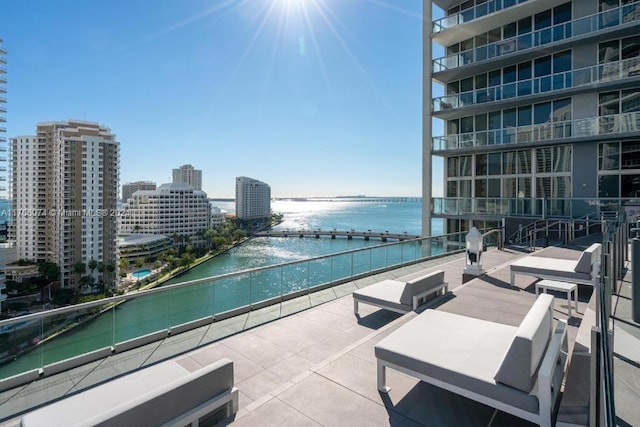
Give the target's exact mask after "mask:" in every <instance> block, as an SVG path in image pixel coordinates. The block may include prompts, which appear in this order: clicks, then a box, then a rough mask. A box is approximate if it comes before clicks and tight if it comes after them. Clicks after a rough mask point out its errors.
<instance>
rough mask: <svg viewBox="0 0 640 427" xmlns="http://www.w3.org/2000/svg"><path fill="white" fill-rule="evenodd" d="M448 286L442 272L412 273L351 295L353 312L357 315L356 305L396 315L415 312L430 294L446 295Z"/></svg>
mask: <svg viewBox="0 0 640 427" xmlns="http://www.w3.org/2000/svg"><path fill="white" fill-rule="evenodd" d="M448 289H449V284H448V283H447V282H445V281H444V271H442V270H437V271H434V272H431V273H424V272H418V273H412V274H408V275H406V276H402V277H399V278H397V279H394V280H383V281H382V282H378V283H376V284H373V285H371V286H367V287H366V288H362V289H359V290H357V291H355V292H354V293H353V312H354V314H355V315H358V304H359V303H365V304H370V305H375V306H376V307H380V308H384V309H386V310H391V311H395V312H396V313H402V314H404V313H408V312H410V311H411V310H416V309H417V308H418V306H419V305H420V301H421V300H423V299H425V298H426V297H427V296H429V295H431V294H434V295H436V294H438V293H442V294H443V295H444V294H446V293H447V291H448Z"/></svg>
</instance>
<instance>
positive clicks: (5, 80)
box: [0, 75, 7, 84]
mask: <svg viewBox="0 0 640 427" xmlns="http://www.w3.org/2000/svg"><path fill="white" fill-rule="evenodd" d="M6 83H7V79H6V78H4V77H3V76H2V75H0V84H6Z"/></svg>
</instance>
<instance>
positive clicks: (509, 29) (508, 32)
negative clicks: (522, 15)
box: [502, 22, 517, 39]
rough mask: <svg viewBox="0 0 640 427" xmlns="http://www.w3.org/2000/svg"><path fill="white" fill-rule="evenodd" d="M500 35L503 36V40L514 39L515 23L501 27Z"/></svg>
mask: <svg viewBox="0 0 640 427" xmlns="http://www.w3.org/2000/svg"><path fill="white" fill-rule="evenodd" d="M502 34H503V37H502V38H503V39H510V38H511V37H515V36H516V34H517V32H516V23H515V22H512V23H511V24H507V25H505V26H504V27H502Z"/></svg>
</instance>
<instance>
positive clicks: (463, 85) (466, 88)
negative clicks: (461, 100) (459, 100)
mask: <svg viewBox="0 0 640 427" xmlns="http://www.w3.org/2000/svg"><path fill="white" fill-rule="evenodd" d="M472 90H473V77H468V78H466V79H462V80H460V92H470V91H472Z"/></svg>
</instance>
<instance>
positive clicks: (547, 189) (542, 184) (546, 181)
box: [536, 177, 551, 198]
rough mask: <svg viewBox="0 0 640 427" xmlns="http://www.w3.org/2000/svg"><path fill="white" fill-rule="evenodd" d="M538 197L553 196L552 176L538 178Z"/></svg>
mask: <svg viewBox="0 0 640 427" xmlns="http://www.w3.org/2000/svg"><path fill="white" fill-rule="evenodd" d="M536 197H540V198H549V197H551V178H550V177H544V178H536Z"/></svg>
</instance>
